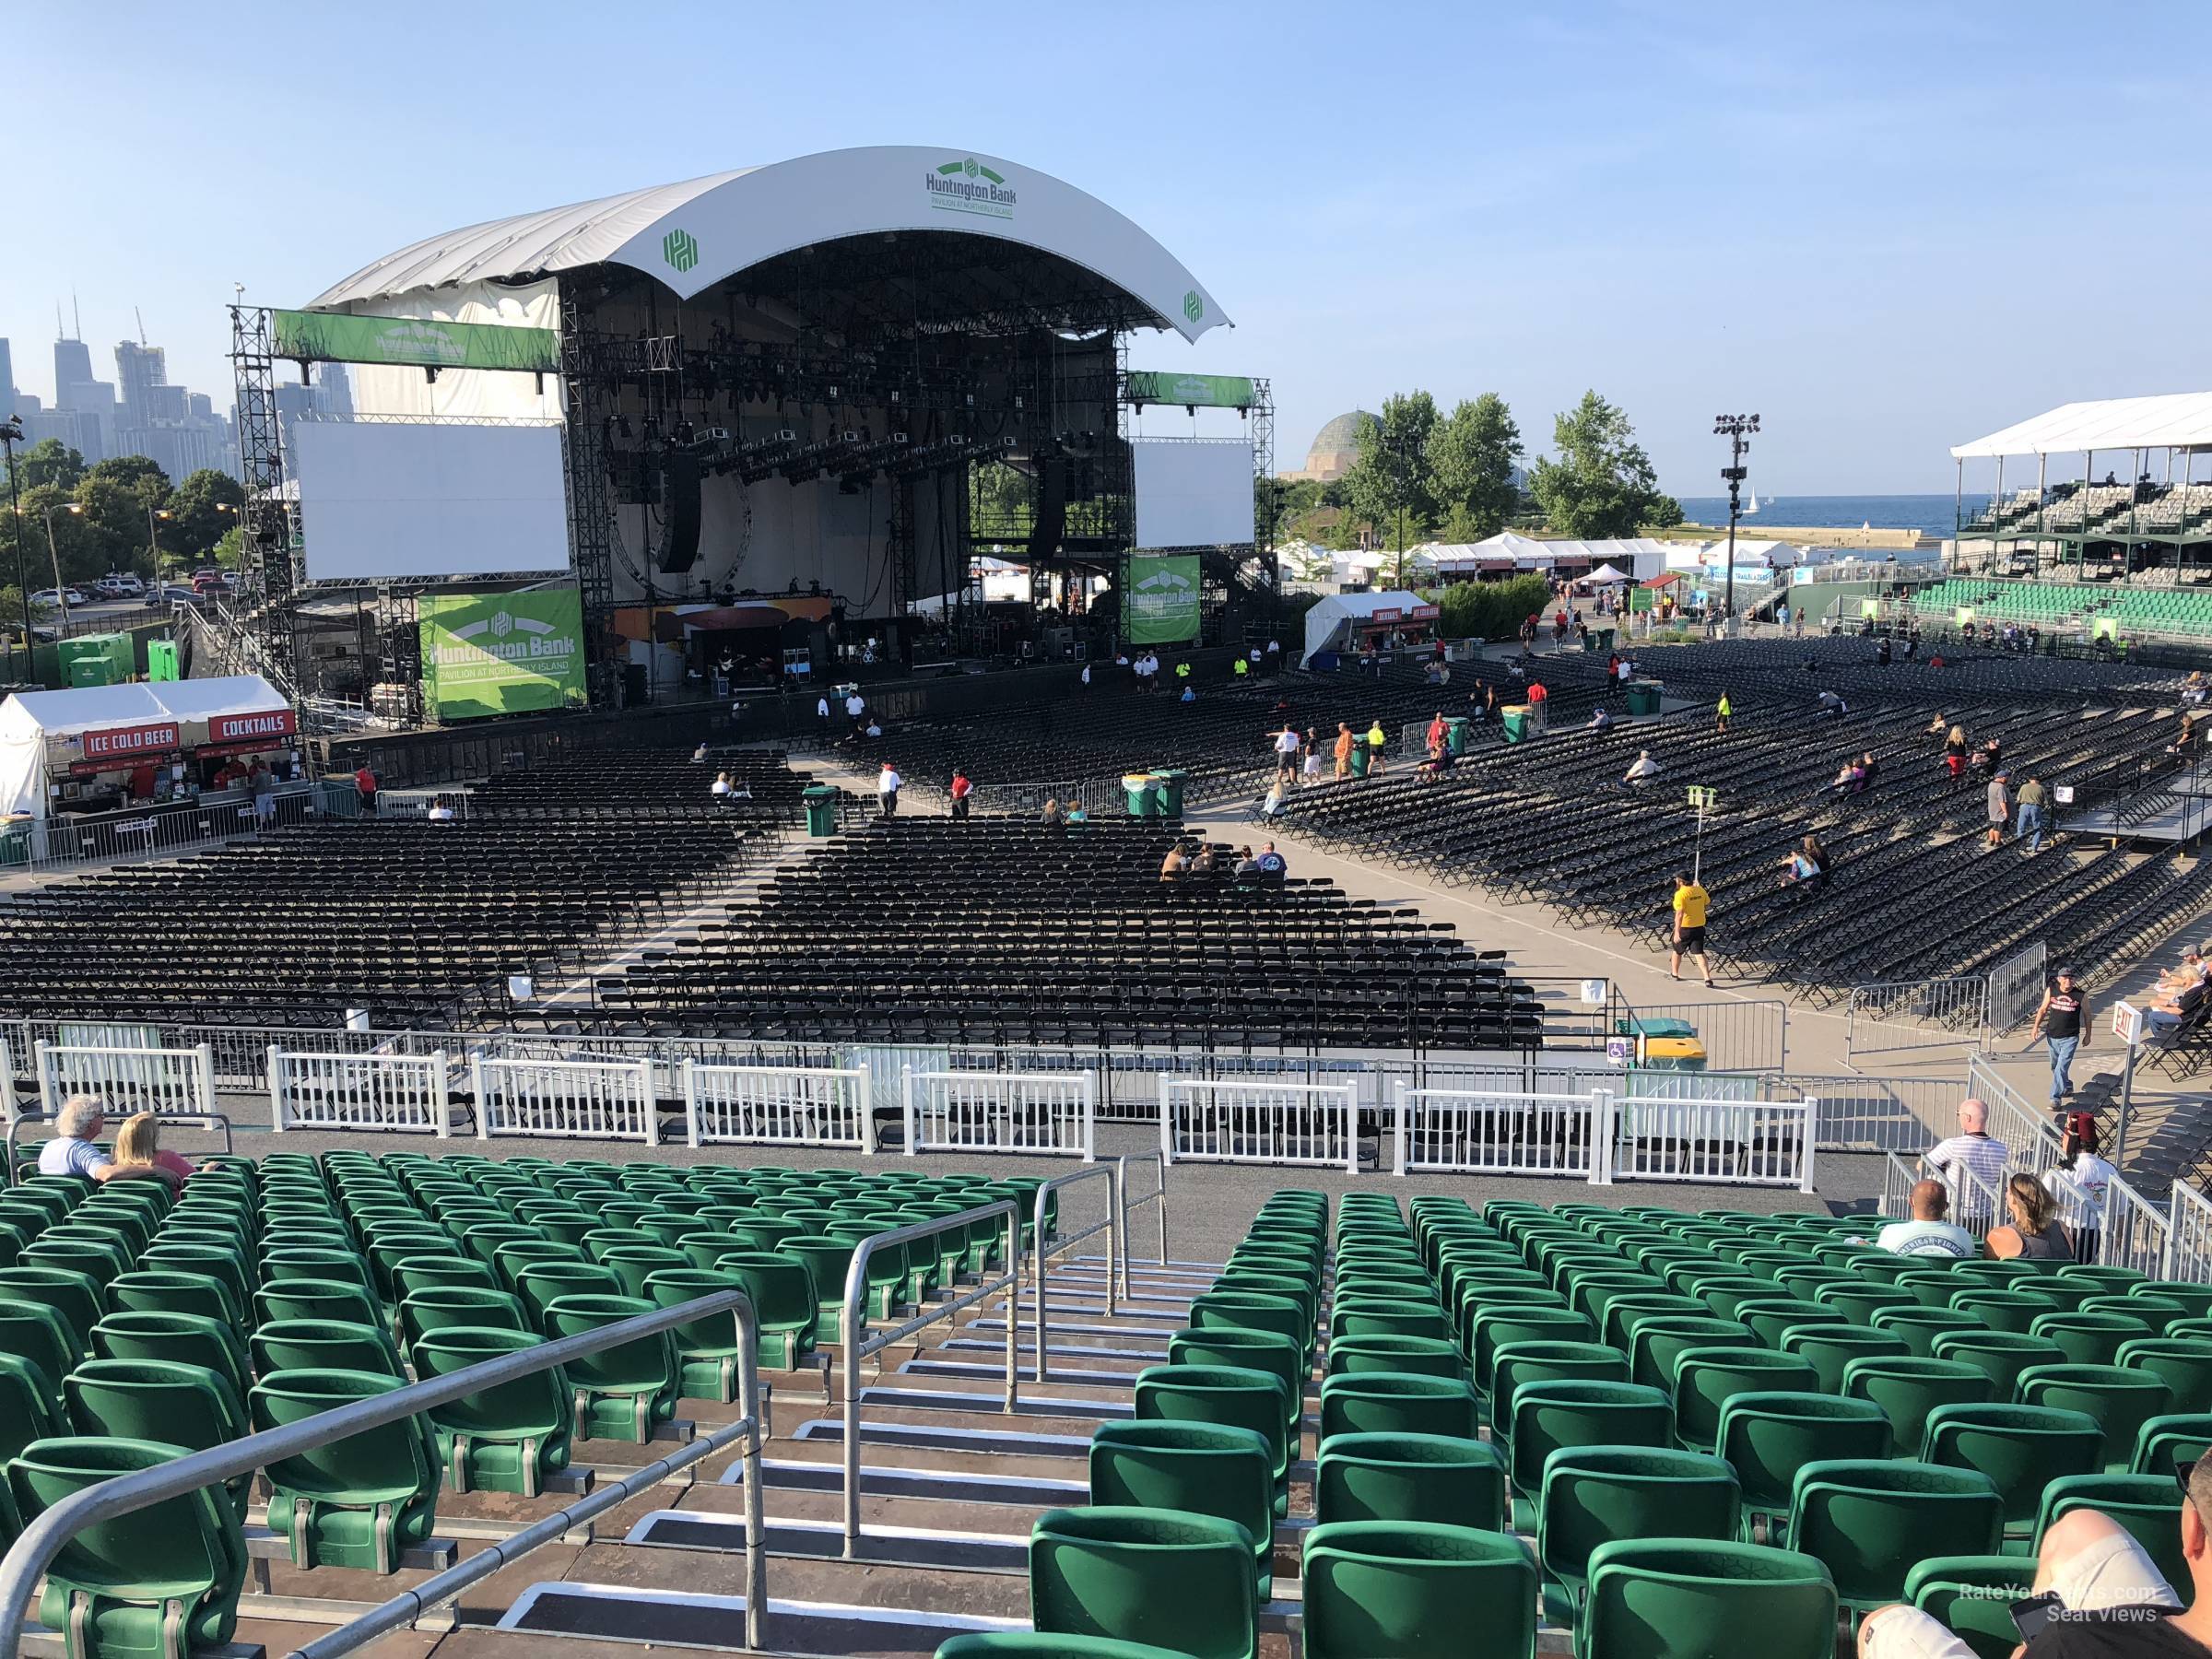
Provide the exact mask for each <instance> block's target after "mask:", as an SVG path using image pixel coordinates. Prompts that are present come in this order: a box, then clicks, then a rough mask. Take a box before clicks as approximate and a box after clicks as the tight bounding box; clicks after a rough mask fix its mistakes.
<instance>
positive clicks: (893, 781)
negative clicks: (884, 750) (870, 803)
mask: <svg viewBox="0 0 2212 1659" xmlns="http://www.w3.org/2000/svg"><path fill="white" fill-rule="evenodd" d="M905 782H906V780H905V779H904V778H902V777H900V775H899V769H898V768H897V767H895V766H893V765H892V764H891V763H890V762H889V761H888V760H886V761H885V762H884V763H883V770H882V771H879V772H877V774H876V798H877V800H879V801H881V802H882V803H883V816H884V817H885V818H897V817H898V816H899V791H900V786H901V785H903V784H904V783H905Z"/></svg>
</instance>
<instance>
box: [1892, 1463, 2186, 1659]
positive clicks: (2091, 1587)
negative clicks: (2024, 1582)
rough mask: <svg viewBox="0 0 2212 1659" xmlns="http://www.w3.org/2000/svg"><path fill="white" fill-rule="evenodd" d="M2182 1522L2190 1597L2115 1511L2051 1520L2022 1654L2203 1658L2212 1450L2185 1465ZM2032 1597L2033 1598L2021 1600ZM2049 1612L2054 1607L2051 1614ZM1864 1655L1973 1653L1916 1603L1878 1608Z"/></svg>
mask: <svg viewBox="0 0 2212 1659" xmlns="http://www.w3.org/2000/svg"><path fill="white" fill-rule="evenodd" d="M2174 1473H2175V1477H2176V1478H2177V1480H2179V1481H2180V1483H2181V1486H2182V1488H2183V1493H2184V1498H2183V1503H2182V1509H2181V1515H2180V1517H2179V1520H2178V1523H2177V1524H2179V1526H2180V1527H2181V1544H2182V1559H2183V1560H2185V1561H2187V1562H2188V1564H2189V1582H2190V1591H2189V1594H2190V1606H2189V1607H2188V1609H2187V1610H2186V1611H2183V1610H2182V1607H2181V1597H2180V1596H2179V1595H2177V1594H2174V1591H2173V1587H2172V1586H2171V1585H2170V1584H2169V1583H2167V1582H2166V1578H2165V1575H2164V1574H2163V1573H2161V1572H2160V1571H2159V1569H2158V1567H2157V1565H2156V1564H2155V1563H2154V1562H2153V1561H2152V1560H2151V1559H2150V1554H2149V1552H2148V1551H2147V1550H2146V1549H2145V1548H2144V1547H2143V1546H2142V1545H2141V1544H2140V1543H2139V1542H2137V1541H2136V1538H2135V1537H2134V1536H2133V1535H2131V1534H2130V1533H2129V1532H2128V1531H2127V1529H2126V1528H2124V1527H2123V1526H2122V1525H2121V1524H2119V1523H2118V1522H2117V1521H2115V1520H2113V1519H2112V1517H2111V1516H2110V1515H2107V1514H2103V1513H2101V1512H2099V1511H2097V1510H2093V1509H2078V1510H2075V1511H2072V1512H2070V1513H2068V1514H2065V1515H2063V1516H2061V1517H2060V1518H2059V1519H2058V1520H2056V1521H2054V1522H2053V1523H2052V1524H2051V1526H2050V1528H2049V1529H2048V1530H2047V1531H2046V1532H2045V1533H2044V1534H2043V1540H2042V1543H2041V1547H2039V1548H2038V1549H2037V1551H2036V1566H2035V1581H2034V1583H2033V1585H2032V1588H2033V1591H2034V1597H2033V1598H2032V1599H2035V1600H2042V1599H2044V1598H2048V1601H2047V1606H2048V1608H2049V1612H2047V1613H2042V1614H2041V1617H2038V1612H2037V1611H2030V1618H2031V1619H2033V1620H2035V1625H2034V1634H2032V1635H2031V1636H2030V1638H2029V1640H2028V1641H2027V1642H2026V1644H2025V1645H2024V1646H2022V1647H2019V1648H2016V1649H2014V1650H2013V1652H2014V1654H2015V1656H2016V1659H2201V1655H2203V1654H2204V1653H2206V1652H2207V1651H2212V1594H2208V1592H2212V1527H2207V1525H2206V1521H2205V1512H2206V1510H2207V1509H2212V1458H2206V1459H2204V1460H2203V1461H2201V1462H2200V1463H2197V1464H2193V1465H2178V1466H2177V1467H2176V1469H2175V1471H2174ZM2018 1605H2020V1606H2027V1605H2028V1604H2018ZM2052 1614H2055V1615H2057V1616H2056V1617H2052V1616H2051V1615H2052ZM1858 1651H1859V1659H1974V1653H1975V1650H1974V1649H1973V1648H1971V1647H1969V1646H1968V1645H1967V1644H1966V1643H1965V1642H1964V1641H1960V1640H1959V1638H1958V1637H1956V1636H1954V1635H1952V1634H1951V1633H1950V1632H1949V1631H1948V1630H1945V1629H1944V1628H1943V1626H1942V1625H1941V1624H1940V1623H1938V1622H1937V1621H1936V1620H1935V1618H1932V1617H1931V1616H1930V1615H1928V1614H1926V1613H1924V1612H1922V1611H1921V1610H1920V1609H1919V1608H1917V1607H1908V1606H1902V1605H1892V1606H1886V1607H1877V1608H1876V1609H1875V1610H1874V1611H1873V1612H1871V1613H1869V1614H1867V1615H1866V1617H1865V1620H1864V1621H1862V1622H1861V1624H1860V1626H1859V1641H1858Z"/></svg>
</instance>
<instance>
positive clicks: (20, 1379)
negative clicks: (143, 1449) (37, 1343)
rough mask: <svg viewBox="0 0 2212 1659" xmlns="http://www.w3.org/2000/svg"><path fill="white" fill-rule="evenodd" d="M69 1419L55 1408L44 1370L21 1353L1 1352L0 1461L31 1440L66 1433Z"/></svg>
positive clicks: (51, 1385) (50, 1387)
mask: <svg viewBox="0 0 2212 1659" xmlns="http://www.w3.org/2000/svg"><path fill="white" fill-rule="evenodd" d="M69 1422H70V1418H69V1416H68V1414H66V1413H65V1412H63V1411H61V1410H59V1409H57V1408H56V1405H55V1391H54V1386H53V1382H52V1381H51V1380H50V1379H49V1378H48V1376H47V1374H46V1372H45V1371H44V1370H43V1369H42V1368H41V1367H40V1366H38V1365H36V1364H34V1363H33V1362H32V1361H30V1360H29V1359H24V1358H23V1357H22V1356H21V1355H20V1354H9V1353H0V1462H4V1461H5V1460H6V1459H8V1458H10V1457H13V1456H14V1455H15V1454H16V1453H18V1452H20V1451H22V1450H23V1448H24V1447H25V1446H28V1445H29V1444H30V1442H31V1441H36V1440H53V1438H55V1437H56V1436H59V1435H65V1434H67V1433H68V1432H69ZM96 1432H97V1431H96Z"/></svg>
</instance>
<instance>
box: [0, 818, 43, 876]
mask: <svg viewBox="0 0 2212 1659" xmlns="http://www.w3.org/2000/svg"><path fill="white" fill-rule="evenodd" d="M37 821H38V820H37V819H35V818H28V817H27V818H10V819H8V820H7V822H6V823H5V824H0V865H27V864H29V862H30V835H31V826H32V825H33V824H35V823H36V822H37Z"/></svg>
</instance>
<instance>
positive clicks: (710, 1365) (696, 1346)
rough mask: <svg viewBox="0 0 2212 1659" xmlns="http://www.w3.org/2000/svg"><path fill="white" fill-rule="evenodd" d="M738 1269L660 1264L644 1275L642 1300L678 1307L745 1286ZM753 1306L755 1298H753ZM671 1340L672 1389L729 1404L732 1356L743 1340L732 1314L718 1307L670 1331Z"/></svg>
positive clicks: (733, 1369)
mask: <svg viewBox="0 0 2212 1659" xmlns="http://www.w3.org/2000/svg"><path fill="white" fill-rule="evenodd" d="M741 1289H742V1290H747V1292H748V1293H749V1292H750V1287H749V1286H747V1284H746V1283H745V1280H744V1279H743V1277H741V1276H739V1275H738V1274H736V1273H735V1272H732V1271H729V1270H726V1269H722V1270H718V1269H714V1268H701V1267H664V1268H662V1269H661V1270H660V1271H659V1272H658V1273H654V1274H651V1275H649V1276H648V1277H647V1278H646V1280H645V1300H647V1301H650V1302H651V1303H653V1306H654V1307H656V1308H680V1307H682V1306H683V1305H684V1303H686V1302H689V1301H697V1300H699V1299H700V1297H702V1296H712V1295H713V1294H714V1293H715V1292H716V1291H718V1290H741ZM754 1307H755V1312H759V1303H758V1301H756V1302H755V1304H754ZM671 1335H673V1336H674V1337H675V1340H676V1359H677V1369H678V1372H679V1378H678V1389H679V1392H680V1393H681V1394H683V1396H684V1397H685V1398H687V1399H693V1400H712V1401H715V1402H717V1403H719V1404H721V1405H724V1406H726V1405H730V1404H732V1403H733V1402H735V1400H736V1398H737V1361H738V1358H739V1356H740V1354H741V1352H742V1351H743V1345H742V1344H741V1343H740V1342H739V1340H738V1336H737V1315H736V1314H735V1312H728V1313H718V1314H715V1315H712V1317H709V1318H706V1319H695V1320H692V1321H691V1322H690V1323H689V1324H680V1325H678V1326H677V1327H676V1329H675V1331H674V1332H673V1333H671Z"/></svg>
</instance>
